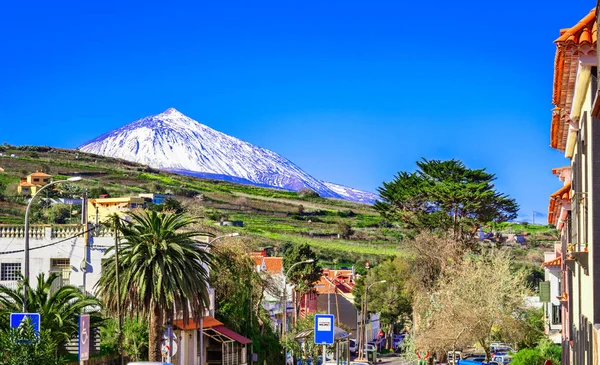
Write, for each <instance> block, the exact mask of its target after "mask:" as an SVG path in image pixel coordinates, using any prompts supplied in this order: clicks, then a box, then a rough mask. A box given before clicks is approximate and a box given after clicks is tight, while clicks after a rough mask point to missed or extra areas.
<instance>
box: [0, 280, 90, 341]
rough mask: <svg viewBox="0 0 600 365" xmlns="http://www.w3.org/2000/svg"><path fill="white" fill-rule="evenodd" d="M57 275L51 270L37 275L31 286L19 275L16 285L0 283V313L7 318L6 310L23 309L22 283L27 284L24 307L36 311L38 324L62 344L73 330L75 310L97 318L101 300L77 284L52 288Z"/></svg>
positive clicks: (5, 323) (75, 329)
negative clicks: (10, 286) (48, 272)
mask: <svg viewBox="0 0 600 365" xmlns="http://www.w3.org/2000/svg"><path fill="white" fill-rule="evenodd" d="M57 278H58V274H57V273H51V274H50V275H49V276H48V277H47V278H46V276H45V275H44V274H39V275H38V276H37V288H35V289H32V288H31V286H30V285H29V280H27V279H23V281H22V282H20V283H19V285H18V286H17V288H16V289H10V288H7V287H5V286H3V285H0V317H1V318H8V317H9V315H10V313H19V312H21V311H22V309H23V286H25V285H26V286H27V310H28V311H29V312H31V313H39V314H40V321H41V323H40V328H41V329H42V330H48V331H49V336H50V338H51V339H52V340H53V341H54V342H55V343H57V344H59V345H61V344H65V343H66V342H67V341H68V340H69V339H70V338H72V337H73V336H74V335H75V334H77V332H78V329H79V314H81V313H89V314H90V319H91V322H92V323H94V324H98V323H99V322H100V321H101V320H102V317H101V314H100V309H101V303H100V301H99V300H98V299H97V298H95V297H92V296H88V295H86V294H84V293H82V292H81V291H80V290H79V289H78V288H76V287H74V286H70V285H65V286H63V287H61V288H59V289H58V290H56V291H53V290H52V283H54V280H56V279H57ZM0 326H2V327H3V328H2V329H6V330H7V329H8V321H0Z"/></svg>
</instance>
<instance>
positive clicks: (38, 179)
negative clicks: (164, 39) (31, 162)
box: [17, 171, 52, 196]
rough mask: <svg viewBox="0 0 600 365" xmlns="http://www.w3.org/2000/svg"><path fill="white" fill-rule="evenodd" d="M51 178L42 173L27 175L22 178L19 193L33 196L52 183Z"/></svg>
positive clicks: (18, 188)
mask: <svg viewBox="0 0 600 365" xmlns="http://www.w3.org/2000/svg"><path fill="white" fill-rule="evenodd" d="M51 178H52V176H50V175H48V174H45V173H43V172H41V171H37V172H34V173H33V174H29V175H27V177H25V178H21V182H19V186H18V187H17V193H18V194H19V195H31V196H33V195H35V193H37V192H38V190H39V189H41V188H42V187H43V186H44V185H46V184H48V183H50V179H51Z"/></svg>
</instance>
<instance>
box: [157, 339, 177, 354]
mask: <svg viewBox="0 0 600 365" xmlns="http://www.w3.org/2000/svg"><path fill="white" fill-rule="evenodd" d="M169 342H171V341H169V340H164V341H163V342H162V345H161V346H160V349H161V351H162V353H163V354H164V356H165V357H168V356H173V355H175V354H176V353H177V342H175V341H173V352H172V353H171V354H169V351H170V350H171V346H170V344H169Z"/></svg>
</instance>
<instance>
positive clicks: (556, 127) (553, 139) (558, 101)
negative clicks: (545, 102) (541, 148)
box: [550, 8, 598, 151]
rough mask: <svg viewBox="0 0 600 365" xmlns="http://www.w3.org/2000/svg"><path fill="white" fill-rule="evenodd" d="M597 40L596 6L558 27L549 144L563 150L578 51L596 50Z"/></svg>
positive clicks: (575, 75)
mask: <svg viewBox="0 0 600 365" xmlns="http://www.w3.org/2000/svg"><path fill="white" fill-rule="evenodd" d="M597 42H598V27H597V24H596V9H595V8H594V9H592V10H591V11H590V12H589V14H587V15H586V16H585V17H584V18H583V19H581V21H579V23H577V24H576V25H575V26H573V27H571V28H567V29H561V30H560V37H559V38H558V39H556V40H555V43H556V56H555V58H554V85H553V92H552V103H553V104H554V105H555V106H556V107H555V108H554V109H553V111H552V126H551V128H550V146H551V147H552V148H556V149H558V150H560V151H564V150H565V147H566V141H567V134H568V133H567V132H568V129H569V125H568V123H567V118H568V115H569V114H570V113H571V102H572V101H573V93H574V91H575V90H574V88H575V80H576V77H577V68H578V64H579V55H580V53H586V52H590V51H595V48H596V44H597ZM594 54H595V53H594Z"/></svg>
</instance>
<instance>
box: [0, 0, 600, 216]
mask: <svg viewBox="0 0 600 365" xmlns="http://www.w3.org/2000/svg"><path fill="white" fill-rule="evenodd" d="M594 5H595V4H594V3H593V2H592V1H577V2H572V3H570V4H569V5H568V6H565V3H564V1H560V2H559V1H554V0H550V1H545V2H543V3H538V2H528V1H522V0H521V1H516V0H506V1H503V2H495V3H494V2H477V3H473V2H471V1H460V0H459V1H454V2H449V1H446V2H442V1H415V2H412V1H411V2H407V1H368V2H367V1H348V0H346V1H273V2H263V1H255V2H248V1H170V2H168V4H167V2H166V1H144V2H134V1H126V2H125V1H123V2H116V1H103V2H87V1H73V2H68V1H60V2H47V1H44V2H38V1H27V2H18V1H13V2H10V3H6V4H3V5H2V10H3V11H2V12H3V14H5V17H4V18H3V22H1V23H0V40H1V41H2V44H3V47H2V52H3V54H2V57H0V70H2V71H0V73H1V75H2V81H1V82H2V86H1V87H0V123H1V125H2V132H1V134H2V135H1V136H0V142H8V143H11V144H17V145H20V144H31V145H51V146H57V147H67V148H74V147H76V146H78V145H80V144H82V143H84V142H86V141H87V140H90V139H92V138H94V137H96V136H98V135H99V134H102V133H104V132H107V131H109V130H111V129H114V128H116V127H119V126H121V125H124V124H126V123H128V122H131V121H133V120H135V119H138V118H141V117H144V116H147V115H150V114H157V113H160V112H162V111H164V110H165V109H167V108H169V107H175V108H177V109H178V110H180V111H181V112H183V113H184V114H186V115H188V116H190V117H192V118H194V119H196V120H198V121H200V122H202V123H204V124H207V125H209V126H210V127H212V128H214V129H217V130H219V131H222V132H224V133H227V134H230V135H233V136H235V137H238V138H240V139H243V140H246V141H248V142H251V143H254V144H256V145H259V146H261V147H265V148H268V149H271V150H273V151H276V152H278V153H280V154H281V155H283V156H285V157H287V158H288V159H290V160H292V161H293V162H294V163H296V164H297V165H299V166H300V167H302V168H303V169H304V170H306V171H307V172H309V173H310V174H312V175H313V176H315V177H317V178H320V179H323V180H327V181H332V182H336V183H341V184H344V185H348V186H352V187H356V188H360V189H364V190H369V191H375V190H376V188H377V187H378V186H380V185H381V182H382V181H389V180H390V179H392V178H393V176H394V174H395V173H396V172H397V171H399V170H414V168H415V161H416V160H418V159H420V158H421V157H425V158H429V159H434V158H439V159H448V158H453V157H454V158H458V159H461V160H463V161H464V162H465V163H466V164H467V165H468V166H469V167H473V168H481V167H486V168H487V169H488V171H490V172H492V173H495V174H497V176H498V181H497V187H498V189H499V190H500V191H502V192H505V193H508V194H510V195H511V196H513V197H514V198H516V199H517V201H518V202H519V203H520V205H521V208H522V211H521V213H522V214H523V215H524V216H526V217H531V212H532V211H538V212H540V213H542V214H545V213H546V211H547V205H548V195H549V194H550V193H551V192H553V191H554V190H557V189H558V188H559V187H560V183H559V181H558V179H557V178H556V177H554V176H553V175H552V174H551V171H550V170H551V168H552V167H557V166H562V165H564V164H566V160H565V159H564V158H563V157H562V155H561V154H560V153H559V152H557V151H554V150H552V149H551V148H550V147H549V146H548V145H549V130H550V118H551V109H552V105H551V92H552V89H551V88H552V77H553V60H554V51H555V46H554V44H553V40H554V39H555V38H557V37H558V34H559V33H558V32H559V29H560V28H565V27H570V26H572V25H574V24H575V23H577V22H578V21H579V20H580V19H581V18H582V17H584V16H585V15H586V14H587V13H588V12H589V11H590V9H591V8H592V7H593V6H594ZM557 9H560V11H557Z"/></svg>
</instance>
